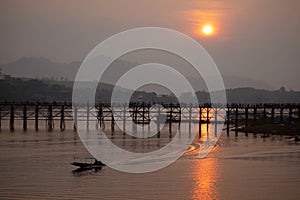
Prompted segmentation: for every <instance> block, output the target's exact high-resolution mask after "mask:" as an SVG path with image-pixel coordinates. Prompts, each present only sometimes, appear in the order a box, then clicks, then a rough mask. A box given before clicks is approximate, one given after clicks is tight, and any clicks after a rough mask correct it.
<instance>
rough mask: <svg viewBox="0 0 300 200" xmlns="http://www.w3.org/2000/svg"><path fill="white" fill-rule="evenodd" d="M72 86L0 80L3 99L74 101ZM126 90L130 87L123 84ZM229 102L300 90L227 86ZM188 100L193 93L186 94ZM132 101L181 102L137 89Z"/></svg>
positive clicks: (202, 95)
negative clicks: (228, 87)
mask: <svg viewBox="0 0 300 200" xmlns="http://www.w3.org/2000/svg"><path fill="white" fill-rule="evenodd" d="M72 86H73V82H70V81H62V80H59V81H53V80H37V79H22V78H6V79H2V80H0V101H2V102H3V101H15V102H21V101H48V102H49V101H68V102H69V101H72ZM113 89H114V86H113V85H109V84H105V83H100V84H99V85H98V89H97V92H96V101H97V102H105V103H106V102H110V99H111V94H112V91H113ZM118 89H119V90H121V91H124V92H126V90H128V89H124V88H120V87H118ZM226 94H227V101H228V103H243V104H257V103H300V92H299V91H286V90H285V88H284V87H282V88H280V89H278V90H274V91H268V90H257V89H254V88H236V89H227V90H226ZM196 95H197V98H198V101H199V103H209V102H210V100H209V99H210V96H209V93H208V92H205V91H198V92H196ZM182 96H183V97H184V99H186V100H187V101H188V99H189V98H191V96H192V94H191V93H184V94H182ZM131 101H132V102H146V103H154V102H156V103H177V98H176V97H175V96H174V95H158V94H156V93H155V92H151V93H147V92H143V91H136V92H134V93H133V95H132V97H131Z"/></svg>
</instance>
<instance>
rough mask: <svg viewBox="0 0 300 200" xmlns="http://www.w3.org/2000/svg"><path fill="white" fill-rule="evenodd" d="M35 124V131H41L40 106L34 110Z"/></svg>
mask: <svg viewBox="0 0 300 200" xmlns="http://www.w3.org/2000/svg"><path fill="white" fill-rule="evenodd" d="M34 120H35V121H34V122H35V130H36V131H38V130H39V106H38V105H36V106H35V110H34Z"/></svg>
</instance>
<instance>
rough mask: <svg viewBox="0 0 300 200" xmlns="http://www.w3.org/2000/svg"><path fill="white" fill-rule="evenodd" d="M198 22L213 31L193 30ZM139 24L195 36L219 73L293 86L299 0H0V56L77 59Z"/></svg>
mask: <svg viewBox="0 0 300 200" xmlns="http://www.w3.org/2000/svg"><path fill="white" fill-rule="evenodd" d="M206 23H210V24H212V25H213V26H214V27H215V30H216V32H215V35H214V36H210V37H204V36H203V35H201V34H199V33H200V29H201V26H202V25H203V24H206ZM143 26H160V27H166V28H172V29H175V30H178V31H181V32H183V33H185V34H187V35H189V36H191V37H193V38H195V39H196V40H197V41H199V42H200V43H201V44H202V45H203V46H204V47H205V48H206V49H207V50H208V52H209V53H210V55H211V56H212V57H213V59H214V60H215V62H216V63H217V65H218V67H219V68H220V70H221V72H222V73H223V74H225V75H232V76H241V77H248V78H252V79H257V80H265V81H266V82H267V83H269V84H270V85H273V86H274V87H275V88H276V87H277V88H278V87H280V86H282V85H283V86H286V88H288V89H289V88H293V89H297V90H300V81H299V74H300V0H184V1H183V0H110V1H108V0H106V1H99V0H95V1H89V0H72V1H71V0H69V1H67V0H64V1H63V0H26V1H25V0H24V1H20V0H0V27H1V28H0V30H1V31H0V44H1V45H0V63H2V64H3V63H7V62H11V61H14V60H16V59H18V58H21V57H24V56H31V57H45V58H49V59H51V60H53V61H57V62H71V61H78V60H81V59H83V58H84V57H85V56H86V54H88V52H89V51H90V50H91V49H92V48H94V47H95V46H96V45H97V44H98V43H99V42H101V41H102V40H104V39H105V38H107V37H109V36H111V35H112V34H115V33H118V32H120V31H124V30H126V29H129V28H135V27H143Z"/></svg>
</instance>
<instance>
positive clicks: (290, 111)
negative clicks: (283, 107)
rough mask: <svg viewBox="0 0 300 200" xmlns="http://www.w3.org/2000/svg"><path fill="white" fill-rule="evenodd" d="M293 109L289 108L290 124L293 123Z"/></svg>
mask: <svg viewBox="0 0 300 200" xmlns="http://www.w3.org/2000/svg"><path fill="white" fill-rule="evenodd" d="M292 114H293V108H291V107H290V108H289V122H291V121H292Z"/></svg>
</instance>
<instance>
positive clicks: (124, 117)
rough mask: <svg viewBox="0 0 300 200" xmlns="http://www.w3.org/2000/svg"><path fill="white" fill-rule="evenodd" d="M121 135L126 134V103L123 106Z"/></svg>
mask: <svg viewBox="0 0 300 200" xmlns="http://www.w3.org/2000/svg"><path fill="white" fill-rule="evenodd" d="M123 109H124V110H123V135H125V134H126V105H124V106H123Z"/></svg>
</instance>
